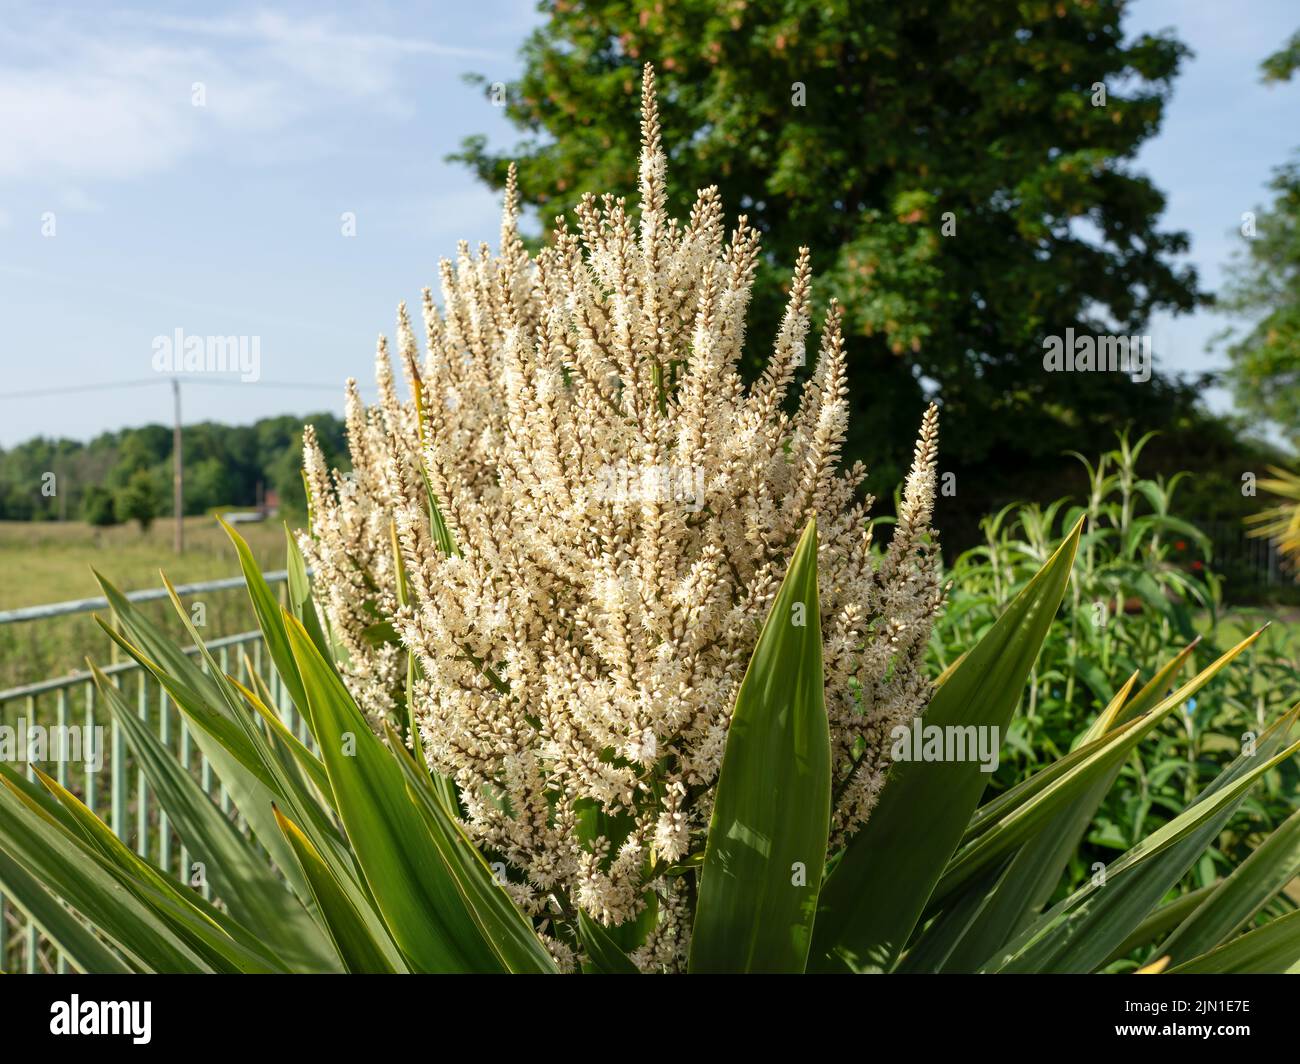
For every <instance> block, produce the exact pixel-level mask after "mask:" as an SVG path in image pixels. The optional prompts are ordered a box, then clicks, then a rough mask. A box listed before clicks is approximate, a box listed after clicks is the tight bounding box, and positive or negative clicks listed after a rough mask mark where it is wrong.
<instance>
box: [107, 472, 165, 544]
mask: <svg viewBox="0 0 1300 1064" xmlns="http://www.w3.org/2000/svg"><path fill="white" fill-rule="evenodd" d="M161 507H162V500H161V497H160V494H159V492H158V488H157V484H156V481H155V478H154V476H153V475H152V474H151V473H150V472H149V470H147V469H137V470H136V471H135V472H134V473H132V474H131V476H130V478H129V479H128V480H127V482H126V483H125V484H124V485H123V486H122V487H120V488H118V490H117V493H116V494H115V495H114V496H113V513H114V516H116V517H117V520H118V522H119V523H121V524H126V523H127V522H128V521H135V522H137V523H138V524H139V525H140V531H142V532H144V531H147V530H148V528H149V526H150V525H151V524H152V523H153V519H154V518H155V517H157V516H158V512H159V510H160V509H161Z"/></svg>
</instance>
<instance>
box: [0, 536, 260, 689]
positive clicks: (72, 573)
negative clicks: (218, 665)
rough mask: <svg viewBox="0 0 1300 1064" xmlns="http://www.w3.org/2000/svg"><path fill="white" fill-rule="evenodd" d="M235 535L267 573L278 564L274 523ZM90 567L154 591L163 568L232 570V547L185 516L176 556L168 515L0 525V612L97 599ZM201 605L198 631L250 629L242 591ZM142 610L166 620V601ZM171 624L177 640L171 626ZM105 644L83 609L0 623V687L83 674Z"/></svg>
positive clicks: (105, 654) (192, 578)
mask: <svg viewBox="0 0 1300 1064" xmlns="http://www.w3.org/2000/svg"><path fill="white" fill-rule="evenodd" d="M240 532H241V534H242V535H243V536H244V538H245V539H247V540H248V543H249V546H251V547H252V549H253V552H254V554H255V555H256V557H257V560H258V563H259V564H260V565H261V566H262V567H263V569H264V570H268V571H269V570H272V569H282V568H284V560H285V547H284V528H283V526H282V525H281V524H280V523H279V522H278V521H267V522H264V523H262V524H256V525H243V526H241V528H240ZM92 568H94V569H98V570H99V571H100V572H101V573H103V574H104V575H105V576H106V577H107V578H108V579H109V580H111V581H112V582H113V583H114V584H116V585H117V586H118V587H119V588H121V589H122V590H123V591H137V590H142V589H145V588H156V587H161V586H162V581H161V579H160V578H159V575H158V573H159V570H160V569H161V570H162V571H163V572H165V573H166V574H167V577H168V579H170V580H171V581H172V582H173V583H174V584H187V583H198V582H200V581H205V580H217V579H220V578H222V577H229V576H238V575H239V565H238V562H237V560H236V557H235V552H234V549H233V548H232V547H231V545H230V541H229V540H228V539H227V538H226V535H225V533H224V532H222V530H221V528H220V526H218V524H217V522H216V519H215V518H212V517H191V518H187V519H186V521H185V553H184V554H181V555H176V554H174V553H172V525H171V522H170V521H159V522H156V523H155V524H154V525H153V527H152V528H151V529H149V531H148V532H144V533H142V532H140V530H139V529H138V528H137V527H136V526H135V525H130V526H122V527H117V528H105V529H96V528H92V527H91V526H89V525H86V524H84V523H82V522H79V521H76V522H74V521H67V522H19V521H0V610H9V609H17V608H19V607H22V606H38V605H43V604H46V603H52V602H65V601H68V600H70V599H83V598H95V597H98V595H99V593H100V592H99V587H98V585H97V584H96V583H95V577H94V574H93V573H92V572H91V569H92ZM203 602H204V606H205V609H206V613H207V616H206V621H207V625H206V628H205V631H204V634H205V635H210V636H211V637H213V638H216V637H217V636H221V635H228V634H231V633H233V632H237V631H245V630H247V629H250V628H254V627H256V625H255V622H254V620H253V616H252V611H251V610H250V609H249V608H248V600H247V597H246V596H245V594H244V592H243V591H242V590H239V589H236V590H232V591H220V592H214V593H212V594H211V595H208V596H207V597H206V598H205V599H204V600H203ZM144 608H145V609H146V610H147V612H148V615H149V616H150V617H153V618H155V619H156V620H159V621H161V622H163V623H166V624H168V625H169V626H171V625H172V624H173V621H172V619H171V617H170V615H171V613H172V610H171V606H170V605H169V604H168V603H166V602H155V603H147V604H145V607H144ZM169 630H171V628H170V627H169ZM174 630H175V635H176V638H177V639H182V638H183V632H182V631H181V629H180V626H179V624H178V623H176V624H175V625H174ZM110 647H111V644H110V642H109V639H108V637H107V636H105V635H104V633H103V632H101V631H100V630H99V628H98V626H96V624H95V623H94V621H93V619H92V618H91V615H90V614H88V613H82V614H74V615H71V616H67V617H56V618H51V619H48V620H42V621H29V622H24V623H21V624H8V625H3V626H0V690H3V689H5V688H9V687H15V686H18V685H19V684H25V683H33V682H35V681H37V680H44V679H47V678H49V677H53V676H60V675H65V674H66V673H69V672H78V671H81V670H82V669H84V668H85V667H86V664H85V659H86V658H87V657H88V656H89V657H91V658H92V659H94V661H95V662H96V663H97V664H98V663H107V662H110V661H112V660H114V658H113V654H112V652H111V649H110Z"/></svg>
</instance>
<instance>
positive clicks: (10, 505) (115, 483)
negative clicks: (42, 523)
mask: <svg viewBox="0 0 1300 1064" xmlns="http://www.w3.org/2000/svg"><path fill="white" fill-rule="evenodd" d="M306 421H307V422H308V423H310V424H312V425H314V426H315V427H316V433H317V438H318V439H319V440H320V443H321V447H322V449H323V450H324V452H325V457H326V459H327V460H328V461H329V462H331V463H333V464H342V465H344V466H346V460H347V448H346V446H345V445H344V429H343V423H342V422H341V421H340V420H339V419H338V418H336V417H334V416H333V415H332V414H315V415H312V416H311V417H309V418H307V419H306ZM302 426H303V419H302V418H297V417H293V416H290V415H283V416H280V417H274V418H264V419H263V420H261V421H257V422H254V423H253V424H252V425H218V424H214V423H211V422H203V423H201V424H197V425H186V426H185V427H184V428H183V430H182V439H181V448H182V452H183V454H184V457H185V500H184V503H185V506H184V508H185V513H186V514H203V513H208V512H209V511H211V510H213V509H216V508H217V507H227V506H235V507H240V506H253V505H255V504H256V503H257V501H258V486H259V484H260V485H261V486H262V488H263V489H264V490H267V491H271V490H273V491H275V492H277V493H278V494H279V496H280V505H281V508H282V509H284V510H286V511H287V512H289V513H292V514H297V515H302V514H305V513H306V499H305V498H304V497H303V488H302V475H301V472H300V470H301V466H302ZM171 455H172V431H171V429H169V428H166V427H164V426H162V425H145V426H143V427H141V428H135V429H123V430H122V431H120V432H109V433H104V434H102V435H100V436H97V437H95V438H94V439H93V440H91V441H89V442H88V443H79V442H76V441H74V440H63V439H60V440H49V439H35V440H29V441H27V442H26V443H23V444H19V445H18V446H16V447H13V448H10V449H9V450H0V520H20V521H27V520H39V519H45V518H57V517H71V516H75V515H77V514H81V515H83V516H84V517H85V519H86V520H87V521H90V522H91V523H92V524H101V523H102V522H97V521H94V520H92V519H91V517H90V516H89V513H90V511H89V510H88V509H87V507H88V506H91V505H93V506H94V507H95V512H96V513H97V514H99V515H101V517H102V516H103V513H104V511H103V506H104V503H103V501H102V500H103V495H102V493H103V492H105V491H107V492H108V493H109V494H110V495H119V494H120V493H121V492H122V491H123V490H125V489H126V488H127V487H128V485H130V484H131V483H132V481H133V478H135V477H136V474H139V473H148V474H149V475H150V476H151V477H152V483H153V489H154V490H153V493H154V495H155V496H156V497H157V499H158V500H159V503H160V505H162V504H163V500H165V506H166V507H169V506H170V501H171V476H172V469H171V461H172V459H171ZM46 472H53V473H55V474H56V475H57V477H58V485H59V493H58V496H57V497H45V496H43V495H42V494H41V483H42V481H41V477H42V475H43V474H44V473H46ZM137 483H143V481H137ZM88 499H91V500H93V502H88V501H87V500H88ZM109 523H111V522H109Z"/></svg>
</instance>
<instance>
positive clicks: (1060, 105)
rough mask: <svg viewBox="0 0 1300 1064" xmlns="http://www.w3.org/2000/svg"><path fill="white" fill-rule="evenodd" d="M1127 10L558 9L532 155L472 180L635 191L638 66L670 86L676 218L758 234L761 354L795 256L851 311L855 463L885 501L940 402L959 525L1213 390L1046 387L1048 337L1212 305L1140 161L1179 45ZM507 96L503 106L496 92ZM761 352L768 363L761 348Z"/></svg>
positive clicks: (499, 156) (559, 204) (478, 162)
mask: <svg viewBox="0 0 1300 1064" xmlns="http://www.w3.org/2000/svg"><path fill="white" fill-rule="evenodd" d="M1125 6H1126V5H1125V3H1123V2H1122V0H1052V2H1050V3H1049V2H1041V3H1035V2H1017V3H1012V2H993V0H910V2H909V3H906V4H900V3H896V2H894V0H828V2H824V3H817V4H807V3H802V2H796V0H722V2H718V0H675V2H674V3H671V4H669V3H663V2H661V0H633V2H627V0H592V2H584V3H573V2H567V0H566V2H559V3H555V4H553V5H547V10H548V12H549V17H548V18H547V20H546V22H545V23H544V24H543V25H542V26H541V27H540V28H539V29H538V30H537V31H535V32H534V33H533V34H532V36H531V37H530V38H529V39H528V40H527V42H526V44H525V46H524V49H523V58H524V63H525V67H524V72H523V75H522V77H521V78H520V79H519V81H518V82H517V83H514V84H512V85H510V86H508V87H507V91H506V94H505V109H506V113H507V115H508V117H509V118H510V119H511V120H512V122H513V123H514V124H515V125H516V126H517V127H518V128H519V129H520V130H521V131H522V132H523V134H524V139H523V140H522V141H521V142H520V143H519V144H517V145H515V146H513V147H511V148H509V149H508V150H505V151H498V150H494V149H490V148H489V146H488V144H487V142H486V140H485V138H483V137H474V138H470V139H468V140H467V141H465V142H464V144H463V146H462V151H461V152H460V153H459V154H458V155H457V156H454V158H457V159H460V160H462V161H463V162H465V163H466V164H468V165H469V166H471V167H472V168H473V169H474V170H475V171H477V173H478V174H479V175H480V176H481V177H482V178H484V179H485V180H486V181H488V182H490V183H491V184H493V185H494V186H497V187H501V186H502V185H503V184H504V181H505V176H506V170H507V166H508V164H509V162H510V161H511V160H516V161H517V163H518V167H519V185H520V189H521V193H522V196H523V198H524V200H525V202H526V203H529V204H531V205H532V206H534V207H535V208H537V210H538V211H539V212H540V214H541V216H542V218H543V219H544V221H545V222H546V223H548V224H549V221H550V218H551V217H552V216H554V215H557V214H561V213H565V212H570V211H572V209H573V207H574V205H575V203H576V202H577V200H578V198H579V197H580V196H581V195H582V194H583V193H585V192H598V193H599V192H605V191H609V190H617V191H619V192H622V191H623V190H627V191H629V192H630V191H631V190H633V189H634V188H635V187H636V186H635V178H636V165H637V154H638V152H637V148H638V144H637V135H638V132H637V122H636V118H635V115H636V107H637V92H638V88H639V82H640V78H639V72H640V67H641V65H642V63H644V62H646V61H651V62H653V63H654V64H655V67H656V70H657V73H658V80H659V86H660V111H661V119H662V125H663V130H664V143H665V145H666V146H667V147H668V148H669V151H670V164H669V181H670V184H671V186H672V192H673V195H674V197H675V200H676V204H675V206H676V208H677V210H678V211H679V212H681V211H683V210H684V209H685V208H686V206H687V205H688V204H689V202H690V200H691V199H692V198H693V195H694V192H695V191H696V189H697V188H699V187H701V186H704V185H709V184H716V185H718V186H719V189H720V191H721V193H722V195H723V199H724V203H725V204H726V206H727V209H728V210H729V211H733V212H736V213H743V214H744V215H746V216H747V217H748V220H749V222H750V224H751V225H754V226H756V227H757V228H758V229H759V230H761V231H762V233H763V234H764V241H765V247H766V256H765V258H764V262H763V266H762V269H761V273H760V276H759V278H758V287H759V290H758V293H757V295H756V305H755V307H754V315H753V319H752V320H753V325H752V327H751V334H750V342H751V344H756V345H766V344H769V343H770V342H771V338H772V336H773V334H774V332H775V327H776V323H777V320H778V316H779V308H780V305H781V302H782V287H783V285H785V284H786V283H787V281H788V278H789V275H790V272H791V269H792V267H793V264H794V261H795V257H796V254H797V249H798V247H799V246H800V245H807V246H809V247H810V248H811V251H812V261H813V268H814V273H815V277H816V285H817V287H816V289H815V296H816V297H817V299H818V300H819V301H820V302H822V303H823V304H824V302H825V300H826V299H827V298H829V297H831V296H835V297H838V299H839V300H840V302H841V303H842V304H843V306H844V308H845V312H846V328H847V329H848V330H849V331H850V334H851V338H850V343H849V352H850V371H851V391H852V395H853V396H854V401H855V403H856V404H857V405H856V416H855V418H854V423H853V426H852V437H851V439H850V446H849V452H850V457H863V458H865V459H867V461H868V463H869V466H870V467H871V468H872V472H873V476H872V479H871V481H869V486H870V487H871V488H872V490H874V491H876V492H877V493H880V492H887V491H890V490H892V488H893V485H894V484H895V483H896V482H897V478H898V475H899V473H900V472H901V470H902V468H904V465H903V463H904V461H905V459H906V456H907V448H908V446H909V441H910V440H911V439H912V437H913V435H914V433H915V430H916V423H917V421H918V419H919V417H920V413H921V410H922V406H923V399H924V397H925V396H926V395H927V393H928V394H933V395H935V396H937V397H938V399H939V400H940V402H941V404H942V407H943V415H944V418H943V436H944V439H945V440H946V441H947V443H946V446H945V447H944V449H943V454H944V460H943V461H944V467H945V469H947V470H950V471H954V472H957V474H958V483H959V484H962V485H963V486H962V487H960V488H959V489H958V491H959V495H960V496H961V497H962V501H963V504H964V507H965V508H969V509H970V510H971V512H972V513H973V512H975V511H978V510H980V509H984V508H986V507H987V506H988V505H989V504H990V503H991V502H993V501H995V500H996V499H998V498H999V497H1025V496H1026V495H1032V494H1033V493H1034V492H1035V490H1036V488H1037V487H1038V485H1037V484H1036V481H1035V478H1037V479H1038V480H1039V481H1043V480H1046V481H1049V482H1050V480H1051V479H1052V478H1054V477H1055V476H1056V471H1058V470H1059V468H1060V466H1061V464H1062V459H1061V453H1062V452H1063V451H1064V450H1066V449H1069V448H1078V447H1080V446H1081V445H1087V444H1091V443H1096V444H1097V445H1100V446H1105V445H1106V444H1107V442H1108V441H1109V440H1110V439H1111V438H1112V434H1113V431H1114V430H1115V429H1116V428H1119V427H1122V426H1123V425H1125V424H1128V423H1130V422H1133V421H1137V422H1140V423H1142V424H1144V425H1149V424H1162V425H1164V424H1174V423H1176V422H1177V421H1178V420H1179V418H1180V417H1182V416H1184V415H1186V414H1187V412H1188V410H1189V406H1190V405H1192V404H1194V401H1195V399H1194V395H1195V389H1192V388H1186V387H1179V386H1178V385H1176V384H1174V383H1173V382H1170V381H1167V380H1164V379H1162V378H1160V377H1159V376H1158V375H1157V376H1154V377H1153V378H1152V379H1151V380H1149V381H1147V382H1145V383H1137V382H1134V381H1132V380H1130V379H1129V378H1128V377H1126V376H1123V375H1120V374H1103V373H1092V374H1082V373H1048V372H1044V369H1043V363H1042V357H1043V346H1042V345H1043V341H1044V338H1045V337H1048V336H1052V335H1060V334H1063V333H1064V332H1065V330H1066V329H1068V328H1074V329H1075V330H1076V332H1078V333H1093V334H1112V333H1116V334H1123V335H1128V334H1132V333H1137V332H1140V331H1141V329H1142V327H1143V326H1144V323H1145V322H1146V320H1147V318H1148V316H1149V315H1150V313H1151V312H1152V311H1154V310H1157V309H1162V310H1173V311H1181V310H1187V309H1190V308H1192V307H1193V306H1195V305H1196V304H1197V303H1198V301H1200V300H1201V299H1202V298H1203V297H1202V294H1201V293H1200V291H1199V289H1198V284H1197V279H1196V275H1195V272H1194V270H1192V269H1191V268H1189V267H1186V266H1183V265H1179V264H1177V263H1176V261H1175V258H1176V256H1177V255H1178V254H1179V253H1181V252H1183V251H1185V250H1186V248H1187V244H1188V241H1187V237H1186V236H1185V234H1183V233H1178V232H1170V231H1167V230H1165V229H1163V228H1162V227H1161V225H1160V215H1161V213H1162V212H1163V210H1164V206H1165V198H1164V195H1163V194H1162V193H1161V192H1160V191H1159V190H1158V189H1157V188H1156V187H1155V186H1154V185H1153V184H1152V183H1151V181H1150V180H1149V179H1148V178H1147V177H1145V176H1144V175H1142V174H1140V173H1138V172H1136V171H1135V169H1134V167H1133V157H1134V155H1135V153H1136V151H1137V150H1138V148H1139V147H1140V146H1141V144H1142V143H1143V142H1144V141H1146V140H1147V139H1148V138H1149V137H1151V136H1152V135H1153V134H1154V133H1155V132H1156V131H1157V129H1158V128H1159V125H1160V121H1161V116H1162V112H1163V109H1164V106H1165V102H1166V98H1167V96H1168V93H1169V91H1170V87H1171V85H1172V82H1173V79H1174V77H1175V75H1176V74H1177V72H1178V68H1179V65H1180V63H1181V62H1182V61H1183V60H1184V58H1185V57H1186V56H1187V54H1188V53H1187V49H1186V48H1185V47H1184V46H1183V45H1182V44H1180V43H1179V42H1178V41H1177V40H1175V39H1173V38H1172V37H1170V36H1167V35H1147V34H1143V35H1138V36H1136V37H1134V38H1132V39H1128V38H1126V36H1125V34H1124V31H1123V27H1122V24H1121V23H1122V19H1123V15H1124V11H1125ZM488 91H489V93H492V92H494V91H495V92H496V93H497V94H498V95H499V94H500V89H499V87H494V86H489V87H488ZM754 350H755V351H757V348H755V349H754Z"/></svg>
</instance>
